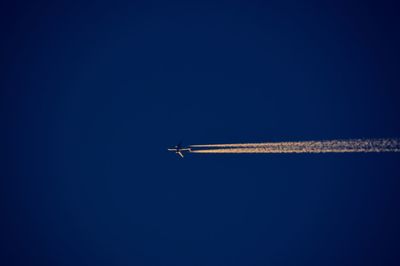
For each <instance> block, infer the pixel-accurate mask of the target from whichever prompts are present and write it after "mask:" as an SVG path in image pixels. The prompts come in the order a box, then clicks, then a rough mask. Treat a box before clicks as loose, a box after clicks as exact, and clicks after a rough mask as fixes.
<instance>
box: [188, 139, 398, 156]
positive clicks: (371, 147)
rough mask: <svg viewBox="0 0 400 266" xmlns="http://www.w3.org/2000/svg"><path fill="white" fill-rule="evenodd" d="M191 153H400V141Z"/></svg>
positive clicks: (198, 148) (245, 146)
mask: <svg viewBox="0 0 400 266" xmlns="http://www.w3.org/2000/svg"><path fill="white" fill-rule="evenodd" d="M189 147H190V149H191V150H190V152H191V153H354V152H400V139H352V140H322V141H293V142H264V143H238V144H201V145H190V146H189Z"/></svg>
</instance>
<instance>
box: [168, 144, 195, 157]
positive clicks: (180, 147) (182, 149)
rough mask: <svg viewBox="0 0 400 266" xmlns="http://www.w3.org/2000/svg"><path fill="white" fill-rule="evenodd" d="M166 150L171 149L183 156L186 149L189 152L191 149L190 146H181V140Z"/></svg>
mask: <svg viewBox="0 0 400 266" xmlns="http://www.w3.org/2000/svg"><path fill="white" fill-rule="evenodd" d="M168 151H173V152H175V153H176V154H178V155H179V156H181V157H182V158H183V152H185V151H188V152H190V151H191V149H190V148H183V147H182V142H179V144H178V145H176V146H174V147H173V148H170V149H168Z"/></svg>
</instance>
